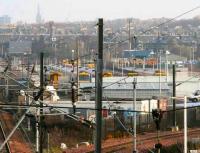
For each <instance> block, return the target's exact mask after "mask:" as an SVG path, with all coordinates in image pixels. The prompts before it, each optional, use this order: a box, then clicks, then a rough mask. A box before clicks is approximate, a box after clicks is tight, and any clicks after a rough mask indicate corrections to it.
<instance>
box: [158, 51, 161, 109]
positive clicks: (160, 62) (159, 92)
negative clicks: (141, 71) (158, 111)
mask: <svg viewBox="0 0 200 153" xmlns="http://www.w3.org/2000/svg"><path fill="white" fill-rule="evenodd" d="M161 53H162V50H160V53H159V56H160V62H159V66H160V67H159V69H160V70H159V100H160V98H161V70H162V68H161V66H162V65H161ZM158 106H159V105H158Z"/></svg>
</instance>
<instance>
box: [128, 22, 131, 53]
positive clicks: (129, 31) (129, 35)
mask: <svg viewBox="0 0 200 153" xmlns="http://www.w3.org/2000/svg"><path fill="white" fill-rule="evenodd" d="M128 37H129V50H131V19H128Z"/></svg>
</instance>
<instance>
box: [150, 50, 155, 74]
mask: <svg viewBox="0 0 200 153" xmlns="http://www.w3.org/2000/svg"><path fill="white" fill-rule="evenodd" d="M154 55H155V53H154V51H153V50H152V51H151V52H150V56H151V57H154ZM153 71H154V61H153Z"/></svg>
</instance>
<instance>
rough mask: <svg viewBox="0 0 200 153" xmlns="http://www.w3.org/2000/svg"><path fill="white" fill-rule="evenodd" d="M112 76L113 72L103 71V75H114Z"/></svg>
mask: <svg viewBox="0 0 200 153" xmlns="http://www.w3.org/2000/svg"><path fill="white" fill-rule="evenodd" d="M112 76H113V74H112V72H104V73H103V77H112Z"/></svg>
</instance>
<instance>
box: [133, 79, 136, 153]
mask: <svg viewBox="0 0 200 153" xmlns="http://www.w3.org/2000/svg"><path fill="white" fill-rule="evenodd" d="M136 82H137V80H136V78H134V80H133V110H134V134H133V153H137V149H136V147H137V142H136V131H137V122H136V121H137V114H136Z"/></svg>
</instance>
